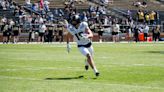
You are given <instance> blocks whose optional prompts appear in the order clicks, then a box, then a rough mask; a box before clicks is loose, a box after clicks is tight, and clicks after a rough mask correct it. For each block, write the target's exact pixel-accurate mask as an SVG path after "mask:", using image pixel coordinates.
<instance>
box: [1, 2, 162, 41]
mask: <svg viewBox="0 0 164 92" xmlns="http://www.w3.org/2000/svg"><path fill="white" fill-rule="evenodd" d="M13 1H14V2H16V3H18V4H19V5H21V6H24V5H25V0H13ZM147 1H148V2H147V5H148V7H146V8H142V9H143V10H159V11H163V10H164V5H163V4H162V3H159V2H156V0H147ZM36 2H38V0H31V3H36ZM133 2H134V0H114V2H113V3H112V4H109V5H108V6H107V8H108V9H110V11H112V12H114V13H113V15H120V16H121V14H120V12H122V13H126V11H127V10H133V11H137V10H138V9H140V8H136V7H135V6H132V4H133ZM65 4H66V3H65V0H50V5H49V6H50V10H53V9H54V8H64V7H65ZM90 4H93V2H90V1H86V2H84V3H76V4H75V6H76V8H77V9H88V7H89V5H90ZM114 9H116V10H114ZM117 9H118V10H119V12H118V10H117ZM112 12H111V13H112ZM162 14H164V12H163V13H162ZM162 14H161V16H162ZM3 15H5V16H7V17H8V18H14V17H13V15H12V12H11V11H8V10H6V11H3V10H2V9H0V16H3ZM161 19H164V18H163V17H161ZM24 37H25V38H26V39H27V37H28V35H27V34H23V35H22V36H21V39H22V41H25V40H24ZM0 38H1V37H0Z"/></svg>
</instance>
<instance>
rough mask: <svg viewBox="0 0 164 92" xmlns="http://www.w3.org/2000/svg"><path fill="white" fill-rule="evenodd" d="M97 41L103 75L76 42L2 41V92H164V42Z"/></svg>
mask: <svg viewBox="0 0 164 92" xmlns="http://www.w3.org/2000/svg"><path fill="white" fill-rule="evenodd" d="M93 46H94V49H95V55H94V57H95V58H94V59H95V62H96V65H97V68H98V69H99V71H100V73H101V76H100V77H98V78H96V77H95V75H94V74H93V71H92V70H91V68H90V69H89V71H85V69H84V59H85V58H84V57H83V56H82V55H81V54H80V52H79V51H78V49H77V48H76V46H75V44H73V45H72V50H71V53H70V54H68V53H67V52H66V45H65V44H19V45H18V44H15V45H13V44H8V45H2V44H1V45H0V92H164V44H163V43H156V44H154V43H137V44H134V43H131V44H123V43H117V44H112V43H101V44H98V43H95V44H94V45H93ZM82 76H83V77H82Z"/></svg>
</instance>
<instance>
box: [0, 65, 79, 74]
mask: <svg viewBox="0 0 164 92" xmlns="http://www.w3.org/2000/svg"><path fill="white" fill-rule="evenodd" d="M0 66H9V67H14V68H5V69H0V72H3V71H23V70H34V71H40V70H76V71H81V70H82V68H81V67H58V68H57V67H31V66H17V65H3V64H0Z"/></svg>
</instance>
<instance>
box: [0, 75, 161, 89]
mask: <svg viewBox="0 0 164 92" xmlns="http://www.w3.org/2000/svg"><path fill="white" fill-rule="evenodd" d="M0 79H14V80H30V81H44V80H45V79H36V78H23V77H14V76H13V77H11V76H0ZM86 80H87V79H86ZM68 82H71V83H74V84H75V85H76V84H77V83H83V84H86V82H83V81H68ZM65 84H67V83H65ZM88 84H91V85H104V86H121V87H132V88H146V89H160V90H164V88H161V87H155V86H139V85H129V84H116V83H115V84H113V83H98V82H90V83H89V82H88ZM68 85H70V83H69V84H68Z"/></svg>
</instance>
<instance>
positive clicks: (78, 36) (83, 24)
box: [67, 22, 91, 45]
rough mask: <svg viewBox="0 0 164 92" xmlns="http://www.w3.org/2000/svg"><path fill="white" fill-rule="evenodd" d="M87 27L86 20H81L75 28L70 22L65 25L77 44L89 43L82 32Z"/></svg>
mask: <svg viewBox="0 0 164 92" xmlns="http://www.w3.org/2000/svg"><path fill="white" fill-rule="evenodd" d="M88 28H89V27H88V23H86V22H81V23H80V25H79V27H78V28H77V29H76V28H75V27H74V26H72V25H71V24H68V25H67V30H68V31H69V32H70V33H71V34H72V35H73V36H74V38H75V39H76V42H77V44H78V45H87V44H89V43H91V40H90V39H89V38H85V37H84V34H86V33H85V30H86V29H88Z"/></svg>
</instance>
